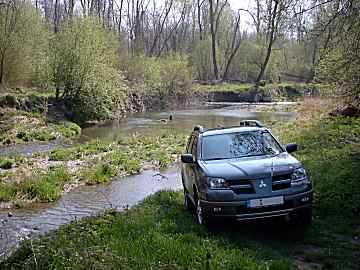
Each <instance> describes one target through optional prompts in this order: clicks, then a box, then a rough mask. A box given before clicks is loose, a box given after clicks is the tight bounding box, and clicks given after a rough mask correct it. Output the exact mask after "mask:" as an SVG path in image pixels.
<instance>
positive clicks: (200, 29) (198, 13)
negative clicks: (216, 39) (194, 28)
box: [197, 0, 204, 40]
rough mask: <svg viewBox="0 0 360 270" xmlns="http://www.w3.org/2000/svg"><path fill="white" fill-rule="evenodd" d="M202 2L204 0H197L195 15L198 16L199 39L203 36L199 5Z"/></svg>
mask: <svg viewBox="0 0 360 270" xmlns="http://www.w3.org/2000/svg"><path fill="white" fill-rule="evenodd" d="M203 3H204V1H202V2H201V3H200V0H197V17H198V25H199V38H200V40H202V39H203V36H202V32H203V30H202V24H201V6H202V4H203Z"/></svg>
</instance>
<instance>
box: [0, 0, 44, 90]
mask: <svg viewBox="0 0 360 270" xmlns="http://www.w3.org/2000/svg"><path fill="white" fill-rule="evenodd" d="M47 35H48V33H47V30H46V28H45V26H44V24H43V23H42V20H41V17H40V15H39V13H38V12H37V11H36V9H35V8H34V7H33V6H32V5H31V4H30V3H27V2H24V1H20V0H8V1H6V2H4V3H3V4H2V5H0V84H4V83H6V82H7V83H11V82H15V81H16V82H17V83H25V82H31V80H32V79H33V78H34V76H35V75H36V74H35V72H39V70H38V68H39V63H40V62H42V60H43V59H39V58H37V57H41V56H42V50H43V49H44V47H46V45H47V40H46V36H47Z"/></svg>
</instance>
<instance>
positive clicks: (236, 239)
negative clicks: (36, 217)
mask: <svg viewBox="0 0 360 270" xmlns="http://www.w3.org/2000/svg"><path fill="white" fill-rule="evenodd" d="M245 238H246V237H245ZM244 240H245V239H244V236H243V234H242V233H239V232H235V231H232V232H231V233H226V232H219V233H216V234H213V233H211V232H208V231H207V230H206V229H205V228H202V227H200V226H198V225H197V224H196V223H195V222H194V219H193V217H192V216H191V215H190V214H189V213H187V212H185V210H184V209H183V207H182V194H181V193H180V192H179V193H175V192H159V193H157V194H155V195H154V196H152V197H151V198H148V199H146V200H145V202H144V203H142V204H141V206H139V207H136V208H135V209H131V210H130V211H128V212H126V213H122V214H118V213H114V212H110V213H106V214H105V215H103V216H101V217H98V218H91V219H88V220H86V221H82V222H78V223H73V224H71V225H67V226H64V227H62V228H61V229H60V230H58V231H56V233H54V234H53V235H52V236H45V237H42V238H41V239H37V240H32V241H33V242H32V247H33V248H31V246H30V245H29V243H28V242H27V243H25V244H23V245H22V246H21V248H20V249H19V250H17V251H16V252H15V253H14V254H13V255H12V256H11V258H9V259H8V260H7V261H6V262H5V263H3V265H2V266H4V267H5V268H6V266H10V265H11V266H12V267H13V269H23V268H27V269H29V268H34V267H37V269H49V268H56V269H58V268H71V269H88V268H90V267H94V266H95V265H96V266H97V268H99V269H122V268H125V269H248V270H266V269H291V266H290V264H289V263H288V262H286V261H285V260H283V259H282V260H281V259H280V258H279V256H277V255H274V253H276V251H272V250H271V247H269V246H264V244H262V245H261V249H262V250H261V251H258V250H259V246H258V247H257V248H254V249H249V248H248V245H247V244H246V240H245V241H244ZM74 250H76V253H75V254H74V252H73V251H74ZM260 252H263V253H264V254H266V252H268V253H270V254H272V255H273V256H272V260H269V259H267V257H268V256H266V257H265V258H262V256H261V255H262V253H260ZM259 253H260V254H259ZM67 254H72V255H71V256H68V255H67ZM89 254H91V255H90V256H89ZM33 256H36V258H37V261H36V265H37V266H35V262H34V260H33ZM0 266H1V265H0Z"/></svg>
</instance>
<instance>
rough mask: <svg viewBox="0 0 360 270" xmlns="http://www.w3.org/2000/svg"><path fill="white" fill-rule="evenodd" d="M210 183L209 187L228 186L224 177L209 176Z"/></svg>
mask: <svg viewBox="0 0 360 270" xmlns="http://www.w3.org/2000/svg"><path fill="white" fill-rule="evenodd" d="M208 183H209V187H210V188H212V189H217V188H227V187H228V185H227V182H226V180H225V179H222V178H212V177H209V178H208Z"/></svg>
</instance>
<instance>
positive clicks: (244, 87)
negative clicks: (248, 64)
mask: <svg viewBox="0 0 360 270" xmlns="http://www.w3.org/2000/svg"><path fill="white" fill-rule="evenodd" d="M253 88H254V84H249V83H221V84H214V85H202V84H193V86H192V90H193V91H194V92H199V93H202V92H218V91H220V92H227V91H229V92H239V93H240V92H247V91H250V90H251V89H253ZM274 89H279V90H285V91H283V93H273V95H279V94H280V96H276V98H277V99H285V100H286V99H289V98H291V97H288V96H286V90H292V89H296V90H304V89H312V90H315V91H318V92H319V94H320V95H321V96H332V95H333V89H334V87H331V86H329V85H325V84H318V83H294V82H283V83H268V84H265V85H264V86H260V90H262V91H269V90H274Z"/></svg>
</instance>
